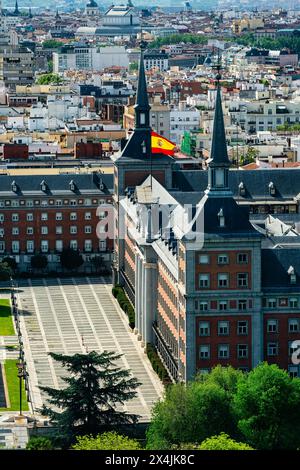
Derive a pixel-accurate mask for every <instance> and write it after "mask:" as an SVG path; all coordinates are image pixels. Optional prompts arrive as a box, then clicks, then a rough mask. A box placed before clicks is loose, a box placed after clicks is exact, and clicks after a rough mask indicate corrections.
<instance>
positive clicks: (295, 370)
mask: <svg viewBox="0 0 300 470" xmlns="http://www.w3.org/2000/svg"><path fill="white" fill-rule="evenodd" d="M289 374H290V377H292V378H294V377H299V367H298V366H289Z"/></svg>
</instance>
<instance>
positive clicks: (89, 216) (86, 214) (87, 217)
mask: <svg viewBox="0 0 300 470" xmlns="http://www.w3.org/2000/svg"><path fill="white" fill-rule="evenodd" d="M91 218H92V214H91V212H86V213H85V214H84V219H85V220H91Z"/></svg>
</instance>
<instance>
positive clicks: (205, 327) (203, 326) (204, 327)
mask: <svg viewBox="0 0 300 470" xmlns="http://www.w3.org/2000/svg"><path fill="white" fill-rule="evenodd" d="M209 335H210V325H209V322H208V321H200V322H199V336H209Z"/></svg>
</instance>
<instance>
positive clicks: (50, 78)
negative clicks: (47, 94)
mask: <svg viewBox="0 0 300 470" xmlns="http://www.w3.org/2000/svg"><path fill="white" fill-rule="evenodd" d="M61 83H63V80H62V78H61V77H60V76H59V75H57V74H56V73H45V74H43V75H41V76H40V77H39V78H38V79H37V84H38V85H60V84H61Z"/></svg>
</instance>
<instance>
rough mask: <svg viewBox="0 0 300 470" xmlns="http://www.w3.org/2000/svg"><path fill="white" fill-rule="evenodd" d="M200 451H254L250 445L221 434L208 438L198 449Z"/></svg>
mask: <svg viewBox="0 0 300 470" xmlns="http://www.w3.org/2000/svg"><path fill="white" fill-rule="evenodd" d="M198 449H199V450H254V449H253V447H250V446H249V445H248V444H245V443H243V442H237V441H235V440H234V439H231V437H229V436H228V434H225V433H224V432H221V434H219V435H218V436H212V437H208V438H207V439H205V441H203V442H202V443H201V445H200V447H198Z"/></svg>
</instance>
